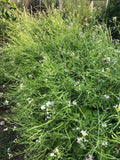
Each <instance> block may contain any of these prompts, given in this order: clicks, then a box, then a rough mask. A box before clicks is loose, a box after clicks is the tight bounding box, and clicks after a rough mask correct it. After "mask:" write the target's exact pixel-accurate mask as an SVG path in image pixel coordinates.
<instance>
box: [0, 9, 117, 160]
mask: <svg viewBox="0 0 120 160" xmlns="http://www.w3.org/2000/svg"><path fill="white" fill-rule="evenodd" d="M7 34H8V35H9V37H10V43H9V44H7V45H6V46H5V47H4V48H1V54H2V60H1V62H2V64H1V65H2V66H1V68H2V73H1V75H2V76H1V77H2V84H3V85H5V86H8V91H7V93H6V95H4V97H6V100H5V102H4V105H5V106H8V105H10V106H12V107H11V110H12V113H13V114H12V115H11V117H9V118H8V117H7V119H8V121H9V123H13V124H14V128H13V130H14V131H17V137H16V141H14V143H17V144H18V145H19V144H21V145H23V148H22V151H21V152H22V154H24V159H27V160H28V159H29V160H47V159H48V160H52V159H55V160H60V159H61V160H83V159H89V160H91V159H95V160H108V159H114V160H118V159H119V147H120V140H119V136H120V135H119V123H120V112H119V111H120V104H119V103H120V90H119V87H120V76H119V70H120V63H119V62H120V55H119V54H118V53H117V52H116V51H115V49H114V46H113V44H112V40H111V38H110V36H109V32H108V30H107V29H106V26H105V25H104V24H103V25H99V24H98V25H94V26H92V27H87V29H86V30H85V31H84V32H83V30H82V27H81V25H80V24H79V23H77V21H72V22H71V21H70V20H63V18H62V17H61V15H60V14H59V12H57V11H54V12H53V14H51V15H49V16H43V15H40V17H39V18H33V17H31V16H28V15H27V14H26V13H25V12H24V13H22V14H21V15H20V17H19V19H18V20H17V22H12V23H9V24H8V32H7ZM6 102H7V103H6ZM16 154H18V152H17V153H16Z"/></svg>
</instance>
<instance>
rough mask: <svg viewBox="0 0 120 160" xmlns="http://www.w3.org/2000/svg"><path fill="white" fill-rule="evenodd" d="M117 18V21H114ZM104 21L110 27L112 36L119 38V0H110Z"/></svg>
mask: <svg viewBox="0 0 120 160" xmlns="http://www.w3.org/2000/svg"><path fill="white" fill-rule="evenodd" d="M114 19H116V20H117V22H115V21H114ZM106 21H107V24H108V27H110V28H111V33H112V36H113V38H115V39H120V33H119V31H120V26H119V23H120V1H119V0H116V1H114V0H110V2H109V4H108V8H107V11H106Z"/></svg>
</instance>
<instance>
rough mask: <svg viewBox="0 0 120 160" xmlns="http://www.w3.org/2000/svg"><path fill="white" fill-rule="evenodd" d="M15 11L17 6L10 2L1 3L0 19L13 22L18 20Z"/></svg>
mask: <svg viewBox="0 0 120 160" xmlns="http://www.w3.org/2000/svg"><path fill="white" fill-rule="evenodd" d="M14 10H16V6H15V5H14V4H13V3H12V2H11V1H10V0H2V1H0V19H1V18H5V19H9V18H12V19H13V20H14V19H16V17H15V15H14V12H13V11H14Z"/></svg>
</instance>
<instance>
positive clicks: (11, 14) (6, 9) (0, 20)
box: [0, 0, 17, 46]
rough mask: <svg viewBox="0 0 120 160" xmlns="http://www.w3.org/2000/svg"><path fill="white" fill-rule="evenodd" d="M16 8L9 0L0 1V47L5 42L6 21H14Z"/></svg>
mask: <svg viewBox="0 0 120 160" xmlns="http://www.w3.org/2000/svg"><path fill="white" fill-rule="evenodd" d="M16 18H17V17H16V6H15V5H14V4H13V3H12V2H11V1H9V0H1V1H0V46H2V45H3V41H5V40H6V37H7V35H6V33H5V30H6V26H7V24H6V20H13V21H15V20H16Z"/></svg>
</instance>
